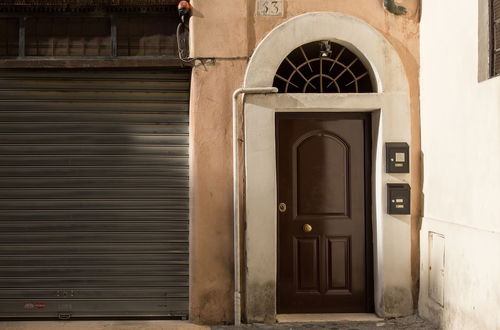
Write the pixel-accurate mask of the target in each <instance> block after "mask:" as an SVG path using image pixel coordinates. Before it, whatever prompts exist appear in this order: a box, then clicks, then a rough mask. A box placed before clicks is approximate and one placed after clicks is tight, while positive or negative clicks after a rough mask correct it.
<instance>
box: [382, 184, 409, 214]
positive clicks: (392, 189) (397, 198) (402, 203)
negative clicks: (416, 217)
mask: <svg viewBox="0 0 500 330" xmlns="http://www.w3.org/2000/svg"><path fill="white" fill-rule="evenodd" d="M410 196H411V194H410V185H409V184H406V183H388V184H387V213H388V214H410Z"/></svg>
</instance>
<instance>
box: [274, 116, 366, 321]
mask: <svg viewBox="0 0 500 330" xmlns="http://www.w3.org/2000/svg"><path fill="white" fill-rule="evenodd" d="M276 126H277V127H276V132H277V133H276V136H277V170H278V173H277V176H278V203H279V204H280V205H286V207H281V208H278V206H277V214H278V312H279V313H335V312H338V313H346V312H353V313H359V312H370V311H372V309H373V307H372V306H373V303H372V292H373V289H372V286H371V283H372V281H371V275H370V274H371V269H370V266H369V265H371V259H370V258H371V256H372V251H371V231H370V227H369V226H370V206H369V198H370V186H369V183H370V166H371V165H370V148H371V146H370V130H369V127H370V121H369V115H367V114H360V113H350V114H340V113H337V114H331V113H321V114H319V113H294V114H289V113H278V114H277V115H276ZM278 209H279V210H278Z"/></svg>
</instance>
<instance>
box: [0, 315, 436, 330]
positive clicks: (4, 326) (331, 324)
mask: <svg viewBox="0 0 500 330" xmlns="http://www.w3.org/2000/svg"><path fill="white" fill-rule="evenodd" d="M319 320H321V318H319ZM0 329H1V330H31V329H33V330H232V329H234V330H302V329H304V330H316V329H331V330H400V329H402V330H438V329H439V328H436V327H433V326H432V325H431V324H430V323H428V322H426V321H424V320H422V319H421V318H419V317H418V316H415V315H413V316H409V317H402V318H395V319H385V320H384V319H376V320H371V321H366V320H365V321H352V320H351V321H345V320H342V321H328V322H293V323H275V324H245V325H241V326H238V327H235V326H229V325H228V326H212V327H208V326H200V325H195V324H193V323H190V322H188V321H145V320H141V321H138V320H137V321H76V320H73V321H4V322H0Z"/></svg>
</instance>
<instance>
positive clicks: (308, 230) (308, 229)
mask: <svg viewBox="0 0 500 330" xmlns="http://www.w3.org/2000/svg"><path fill="white" fill-rule="evenodd" d="M302 230H304V232H305V233H310V232H311V231H312V230H313V227H312V226H311V225H310V224H308V223H306V224H305V225H304V226H303V227H302Z"/></svg>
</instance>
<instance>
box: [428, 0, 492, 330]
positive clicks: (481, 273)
mask: <svg viewBox="0 0 500 330" xmlns="http://www.w3.org/2000/svg"><path fill="white" fill-rule="evenodd" d="M481 4H484V0H480V1H477V0H461V1H456V0H439V1H434V0H424V1H423V8H422V13H423V15H422V21H421V120H422V122H421V123H422V152H423V166H424V171H423V174H424V176H423V178H424V179H423V180H424V185H423V194H424V196H423V205H424V209H423V215H424V217H423V220H422V221H423V223H422V230H421V235H420V237H421V248H422V251H421V279H420V283H421V288H420V300H419V312H420V314H421V315H422V316H424V317H426V318H428V319H431V320H434V321H436V322H440V323H441V326H442V327H443V328H444V329H500V312H499V311H500V77H497V78H493V79H488V80H484V81H482V82H478V76H481V74H478V68H479V66H480V65H481V63H484V60H481V59H480V56H479V55H478V49H479V42H480V38H479V34H480V31H479V30H478V26H479V25H480V23H483V22H484V20H487V19H488V18H487V17H484V16H486V15H483V17H481V21H480V20H479V19H478V17H479V16H480V15H479V7H480V5H481ZM486 30H487V29H485V31H482V32H486ZM482 32H481V33H482ZM481 55H482V56H487V54H486V53H484V54H481ZM430 232H434V233H437V234H440V235H443V236H444V249H442V247H441V246H439V251H444V273H443V277H442V282H439V281H441V280H440V277H439V276H436V274H437V273H435V270H436V269H432V270H431V272H430V274H429V256H432V258H431V259H432V263H433V264H437V263H436V260H439V257H438V256H436V253H439V251H430V250H429V246H430V245H432V244H431V243H430V242H429V236H430V235H429V233H430ZM436 258H437V259H436ZM440 286H442V288H440ZM429 287H430V288H431V290H441V289H442V292H443V306H440V304H438V302H436V301H435V299H430V297H429V296H430V292H429ZM434 292H439V291H434Z"/></svg>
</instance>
